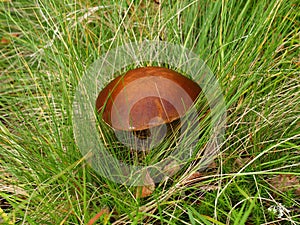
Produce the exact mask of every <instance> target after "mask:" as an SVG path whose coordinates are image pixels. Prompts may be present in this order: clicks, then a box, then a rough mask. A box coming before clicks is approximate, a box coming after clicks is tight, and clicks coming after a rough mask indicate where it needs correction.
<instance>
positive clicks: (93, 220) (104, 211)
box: [87, 207, 110, 225]
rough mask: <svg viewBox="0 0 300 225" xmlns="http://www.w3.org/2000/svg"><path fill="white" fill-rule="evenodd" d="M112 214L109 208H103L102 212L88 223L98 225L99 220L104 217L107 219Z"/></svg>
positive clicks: (88, 224)
mask: <svg viewBox="0 0 300 225" xmlns="http://www.w3.org/2000/svg"><path fill="white" fill-rule="evenodd" d="M109 214H110V210H109V208H107V207H106V208H103V209H102V210H101V211H100V212H98V213H97V214H96V215H95V216H94V217H93V218H92V219H90V220H89V222H88V223H87V225H93V224H96V222H97V220H98V219H99V218H100V217H101V216H102V215H104V216H105V217H107V216H108V215H109Z"/></svg>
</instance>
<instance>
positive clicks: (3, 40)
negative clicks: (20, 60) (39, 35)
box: [0, 33, 19, 44]
mask: <svg viewBox="0 0 300 225" xmlns="http://www.w3.org/2000/svg"><path fill="white" fill-rule="evenodd" d="M9 36H11V37H19V34H17V33H11V34H10V35H9ZM0 42H1V44H9V43H10V42H11V41H10V39H9V38H8V37H7V38H5V37H2V38H1V41H0Z"/></svg>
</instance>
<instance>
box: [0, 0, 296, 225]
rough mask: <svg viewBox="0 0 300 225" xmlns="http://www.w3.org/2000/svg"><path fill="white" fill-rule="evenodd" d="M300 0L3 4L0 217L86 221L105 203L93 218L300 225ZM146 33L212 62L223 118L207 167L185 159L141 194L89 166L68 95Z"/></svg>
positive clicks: (103, 221) (9, 221) (0, 7)
mask: <svg viewBox="0 0 300 225" xmlns="http://www.w3.org/2000/svg"><path fill="white" fill-rule="evenodd" d="M298 8H299V3H298V1H280V0H278V1H264V0H263V1H250V0H249V1H239V2H236V1H166V0H164V1H161V4H157V3H155V2H154V1H130V0H128V1H125V0H123V1H122V0H121V1H116V2H114V1H103V2H101V3H98V2H97V1H92V0H88V1H80V0H79V1H74V2H72V1H58V0H50V1H42V0H37V1H25V0H19V1H10V0H4V1H1V3H0V10H1V13H0V24H1V26H0V31H1V32H0V35H1V36H0V38H1V43H0V53H1V57H0V66H1V67H0V68H1V70H0V71H1V72H0V73H1V76H0V93H1V94H0V224H31V225H32V224H88V223H89V221H91V219H92V218H95V216H96V215H98V216H100V215H101V212H105V213H103V215H102V216H100V218H99V219H98V220H97V223H98V224H300V217H299V215H300V213H299V208H300V202H299V198H300V196H299V195H300V194H299V188H300V180H299V178H298V177H299V175H300V165H299V164H300V163H299V162H300V156H299V152H300V148H299V146H300V141H299V140H300V132H299V131H300V121H299V112H300V108H299V106H300V88H299V87H300V80H299V77H300V76H299V75H300V74H299V60H300V58H299V45H300V33H299V27H300V26H299V25H300V14H299V10H298ZM144 39H148V40H163V41H167V42H170V43H174V44H181V45H183V46H185V47H186V48H188V49H191V50H193V52H194V53H196V54H197V55H198V56H199V58H201V59H203V60H204V61H205V62H206V63H207V65H208V66H209V67H210V68H211V70H212V71H213V73H214V74H215V76H216V77H217V79H218V81H219V83H220V85H221V87H222V91H223V95H224V97H225V101H226V107H227V118H226V124H227V125H226V133H225V137H224V141H223V142H222V146H221V152H220V154H218V157H217V158H216V159H215V161H214V163H213V164H212V165H210V167H209V168H208V169H206V170H205V171H202V172H201V175H199V176H196V177H195V179H194V180H193V181H187V178H188V177H189V176H190V175H191V174H193V172H195V171H194V170H195V169H194V168H196V167H195V166H196V165H197V161H194V162H190V163H189V164H188V165H186V166H185V170H184V171H181V173H180V174H178V175H176V176H175V177H173V178H172V179H170V180H168V182H162V183H160V184H158V185H157V187H156V188H155V190H154V192H153V193H152V194H151V195H150V196H149V197H147V198H136V197H135V191H136V190H135V187H127V186H122V185H119V184H116V183H114V182H112V181H110V180H107V179H105V178H103V177H101V176H99V175H98V174H97V173H96V172H95V171H94V170H93V169H92V168H91V167H90V166H89V165H88V164H87V161H86V157H85V156H82V155H81V153H80V150H79V149H78V147H77V145H76V142H75V141H74V135H73V121H72V102H73V98H74V94H75V91H76V87H77V85H78V83H79V81H80V79H81V77H82V76H83V74H84V72H85V71H86V70H87V68H88V67H89V66H90V65H91V64H92V63H93V62H94V61H95V60H97V59H98V58H99V56H100V55H102V54H104V53H105V52H107V51H108V50H110V49H112V48H114V47H118V46H120V45H122V44H124V43H127V42H129V41H141V40H144ZM278 177H280V178H282V180H281V181H282V182H279V183H282V185H279V184H278V182H277V183H276V182H274V179H277V178H278ZM297 179H298V180H297ZM270 207H278V209H280V210H281V211H283V215H282V216H281V218H278V211H279V210H277V211H276V210H275V211H274V212H271V211H270V210H268V209H269V208H270ZM103 210H104V211H103ZM99 213H100V214H99ZM90 224H92V223H91V222H90ZM93 224H96V222H95V223H93Z"/></svg>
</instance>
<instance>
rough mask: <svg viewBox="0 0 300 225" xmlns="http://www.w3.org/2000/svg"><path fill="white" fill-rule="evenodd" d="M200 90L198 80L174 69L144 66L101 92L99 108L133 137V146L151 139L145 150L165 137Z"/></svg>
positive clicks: (116, 129) (107, 119)
mask: <svg viewBox="0 0 300 225" xmlns="http://www.w3.org/2000/svg"><path fill="white" fill-rule="evenodd" d="M200 93H201V88H200V87H199V85H198V84H197V83H196V82H194V81H192V80H191V79H189V78H187V77H186V76H184V75H181V74H180V73H178V72H175V71H174V70H171V69H167V68H163V67H152V66H151V67H141V68H137V69H133V70H129V71H128V72H127V73H125V74H124V75H121V76H118V77H117V78H115V79H114V80H112V81H111V82H110V83H109V84H108V85H107V86H106V87H105V88H104V89H103V90H102V91H101V92H100V93H99V95H98V98H97V100H96V109H97V111H98V113H100V115H101V116H102V119H103V121H104V122H105V123H106V124H107V125H109V126H110V127H111V128H112V129H113V130H114V132H115V133H118V132H123V133H125V134H126V135H127V134H128V135H131V137H133V139H134V140H133V142H132V143H131V144H130V145H133V146H135V147H136V148H142V147H141V146H145V143H146V142H147V143H146V147H144V148H143V150H145V149H147V148H149V147H150V144H149V143H152V145H153V143H154V144H155V143H158V142H160V141H161V140H163V139H164V137H165V134H166V133H167V132H169V131H170V130H172V129H173V128H174V127H173V125H172V124H174V123H176V121H179V120H180V118H182V117H183V116H184V115H185V114H186V112H187V110H189V109H190V107H191V106H192V105H193V104H194V102H195V101H196V99H197V97H198V96H199V94H200ZM155 133H156V136H155V135H154V134H155ZM132 134H133V136H132ZM149 140H150V141H149ZM134 142H135V143H134ZM123 143H124V142H123ZM139 143H140V144H139Z"/></svg>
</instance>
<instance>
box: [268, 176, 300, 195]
mask: <svg viewBox="0 0 300 225" xmlns="http://www.w3.org/2000/svg"><path fill="white" fill-rule="evenodd" d="M270 184H271V185H272V186H273V187H275V188H276V189H278V190H279V191H282V192H284V191H289V190H293V189H295V188H297V189H296V190H295V194H296V195H300V181H299V179H298V177H297V176H294V175H291V174H279V175H276V176H275V177H273V178H272V179H270Z"/></svg>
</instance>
